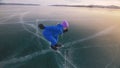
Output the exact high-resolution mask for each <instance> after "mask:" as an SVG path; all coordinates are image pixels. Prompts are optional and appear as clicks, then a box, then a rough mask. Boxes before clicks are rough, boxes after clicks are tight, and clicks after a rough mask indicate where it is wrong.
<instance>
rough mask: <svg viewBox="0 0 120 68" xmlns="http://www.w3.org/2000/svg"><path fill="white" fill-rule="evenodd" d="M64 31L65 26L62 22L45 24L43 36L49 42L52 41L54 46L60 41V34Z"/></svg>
mask: <svg viewBox="0 0 120 68" xmlns="http://www.w3.org/2000/svg"><path fill="white" fill-rule="evenodd" d="M62 33H63V26H62V25H61V24H57V25H56V26H45V29H44V31H43V36H44V37H45V39H47V40H48V41H49V42H51V46H54V45H56V44H57V42H58V36H59V35H61V34H62Z"/></svg>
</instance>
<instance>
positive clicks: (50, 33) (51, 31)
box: [38, 21, 69, 50]
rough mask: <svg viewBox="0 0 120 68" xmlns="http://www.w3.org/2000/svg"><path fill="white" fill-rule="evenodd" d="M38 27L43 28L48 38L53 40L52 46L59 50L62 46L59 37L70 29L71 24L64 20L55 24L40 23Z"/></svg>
mask: <svg viewBox="0 0 120 68" xmlns="http://www.w3.org/2000/svg"><path fill="white" fill-rule="evenodd" d="M38 27H39V28H40V29H43V33H42V34H43V36H44V38H45V39H46V40H48V41H49V42H51V48H52V49H54V50H57V49H58V48H57V47H61V44H58V37H59V35H61V34H63V33H65V32H67V31H68V27H69V24H68V22H67V21H63V22H62V23H60V24H57V25H55V26H44V25H43V24H39V25H38Z"/></svg>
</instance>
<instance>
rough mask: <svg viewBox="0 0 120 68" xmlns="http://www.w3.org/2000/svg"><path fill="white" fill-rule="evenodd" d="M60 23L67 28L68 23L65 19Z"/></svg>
mask: <svg viewBox="0 0 120 68" xmlns="http://www.w3.org/2000/svg"><path fill="white" fill-rule="evenodd" d="M61 25H62V26H63V27H64V28H68V27H69V23H68V22H67V21H66V20H64V21H63V22H62V23H61Z"/></svg>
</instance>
